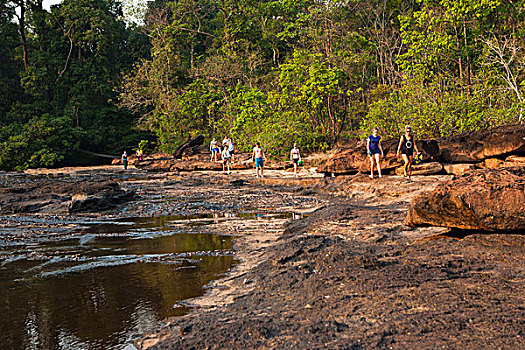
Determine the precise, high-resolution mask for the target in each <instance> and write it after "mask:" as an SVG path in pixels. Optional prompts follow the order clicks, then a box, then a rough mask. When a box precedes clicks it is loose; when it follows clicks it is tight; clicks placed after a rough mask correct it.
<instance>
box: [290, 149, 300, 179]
mask: <svg viewBox="0 0 525 350" xmlns="http://www.w3.org/2000/svg"><path fill="white" fill-rule="evenodd" d="M290 159H291V160H292V162H293V176H294V177H297V164H299V161H300V160H301V153H299V149H298V148H297V144H296V143H294V144H293V148H292V150H291V151H290Z"/></svg>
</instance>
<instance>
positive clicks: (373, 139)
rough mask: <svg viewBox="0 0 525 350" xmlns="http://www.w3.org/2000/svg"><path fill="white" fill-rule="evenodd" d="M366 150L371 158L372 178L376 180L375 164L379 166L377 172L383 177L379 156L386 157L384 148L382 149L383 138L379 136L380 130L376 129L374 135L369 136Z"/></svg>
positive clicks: (373, 131)
mask: <svg viewBox="0 0 525 350" xmlns="http://www.w3.org/2000/svg"><path fill="white" fill-rule="evenodd" d="M366 149H367V151H368V156H369V157H370V178H371V179H373V178H374V162H375V163H376V164H377V172H378V174H379V177H381V166H380V165H379V156H381V157H384V156H385V155H384V154H383V148H382V147H381V136H379V130H378V129H377V128H374V129H373V130H372V135H370V136H368V139H367V140H366Z"/></svg>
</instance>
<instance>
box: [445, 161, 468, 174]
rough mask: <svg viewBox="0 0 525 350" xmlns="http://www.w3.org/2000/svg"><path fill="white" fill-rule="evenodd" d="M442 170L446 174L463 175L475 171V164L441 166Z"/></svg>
mask: <svg viewBox="0 0 525 350" xmlns="http://www.w3.org/2000/svg"><path fill="white" fill-rule="evenodd" d="M443 169H445V172H446V173H447V174H454V175H463V174H465V173H466V172H469V171H472V170H476V164H472V163H467V164H443Z"/></svg>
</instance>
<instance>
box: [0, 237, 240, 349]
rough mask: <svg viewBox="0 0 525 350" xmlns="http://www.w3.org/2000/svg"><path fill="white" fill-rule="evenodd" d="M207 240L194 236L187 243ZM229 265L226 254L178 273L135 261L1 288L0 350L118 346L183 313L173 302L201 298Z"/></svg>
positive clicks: (172, 268) (170, 269)
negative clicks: (64, 345) (130, 336)
mask: <svg viewBox="0 0 525 350" xmlns="http://www.w3.org/2000/svg"><path fill="white" fill-rule="evenodd" d="M195 236H201V235H195ZM208 239H209V238H204V237H194V238H193V239H190V240H189V242H190V243H189V244H190V246H193V244H195V242H196V241H200V240H203V241H204V242H207V240H208ZM216 239H217V238H214V240H216ZM200 250H202V249H200ZM231 263H232V258H231V257H229V256H227V257H204V258H203V259H202V262H200V263H198V264H197V268H191V269H181V270H175V268H176V266H175V265H169V264H161V263H135V264H129V265H123V266H114V267H102V268H97V269H93V270H88V271H85V272H82V273H74V274H69V275H66V276H60V277H52V278H45V279H35V280H31V281H29V282H28V283H24V284H18V285H17V286H16V287H15V288H6V289H3V290H4V292H0V293H1V294H0V296H2V299H1V302H2V303H6V305H7V306H8V312H7V313H4V315H6V314H7V317H5V318H4V320H3V325H2V333H3V336H2V337H1V338H2V339H3V340H0V348H2V349H4V348H5V349H31V348H32V347H31V346H30V344H38V346H37V347H36V348H39V349H57V348H60V347H59V346H58V344H60V343H61V342H62V343H64V342H74V343H75V342H78V341H81V342H84V343H90V344H92V348H105V345H103V343H101V342H100V341H99V343H96V344H95V343H93V342H96V341H97V339H103V340H104V341H106V342H107V341H108V339H110V338H112V340H111V342H112V343H113V344H118V343H119V341H120V342H122V341H123V339H118V336H121V337H122V336H124V334H125V333H126V332H129V331H131V330H133V329H135V330H141V331H143V330H144V328H147V327H148V326H155V325H156V322H157V321H158V320H160V319H162V318H164V317H167V316H176V315H180V314H182V313H184V311H185V310H181V309H173V307H172V306H173V304H174V303H175V302H177V301H179V300H182V299H186V298H190V297H194V296H198V295H202V294H203V289H202V286H203V285H205V284H207V283H209V282H210V281H211V280H212V279H213V278H216V277H215V276H216V274H218V273H223V272H226V271H228V270H229V268H230V266H231ZM2 308H3V307H2ZM31 315H32V316H31ZM148 323H150V324H149V325H148ZM151 323H152V324H151ZM66 335H67V336H66ZM124 337H125V336H124ZM21 339H25V341H24V342H21V341H20V340H21ZM75 344H76V343H75ZM74 348H80V349H81V348H83V346H82V345H81V344H76V345H75V347H74Z"/></svg>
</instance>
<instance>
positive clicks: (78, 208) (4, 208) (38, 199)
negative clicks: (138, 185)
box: [0, 179, 134, 214]
mask: <svg viewBox="0 0 525 350" xmlns="http://www.w3.org/2000/svg"><path fill="white" fill-rule="evenodd" d="M133 197H134V192H133V191H131V190H124V189H122V188H121V187H120V185H119V184H118V183H117V182H115V181H100V180H97V179H90V180H85V179H71V180H63V179H62V180H60V179H30V180H29V179H26V180H24V181H20V182H18V183H12V184H10V185H9V187H7V188H3V189H1V190H0V213H1V214H15V213H36V212H40V213H71V212H83V211H102V210H108V209H111V208H114V207H115V206H117V205H119V204H122V203H124V202H126V201H128V200H131V199H133Z"/></svg>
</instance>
